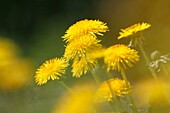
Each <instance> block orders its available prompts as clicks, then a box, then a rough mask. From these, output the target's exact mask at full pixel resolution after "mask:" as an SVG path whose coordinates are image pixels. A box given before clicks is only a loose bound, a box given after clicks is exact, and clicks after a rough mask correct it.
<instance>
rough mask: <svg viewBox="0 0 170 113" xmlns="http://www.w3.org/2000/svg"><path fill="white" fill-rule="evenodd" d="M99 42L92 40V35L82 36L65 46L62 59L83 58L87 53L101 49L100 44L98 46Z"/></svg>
mask: <svg viewBox="0 0 170 113" xmlns="http://www.w3.org/2000/svg"><path fill="white" fill-rule="evenodd" d="M99 42H100V40H97V39H96V38H94V36H93V35H83V36H81V37H79V39H77V40H74V41H72V42H71V43H69V44H68V45H67V46H66V49H65V53H64V57H65V58H66V59H67V60H70V59H73V58H74V57H77V56H78V57H85V56H86V55H87V54H88V53H90V52H92V51H95V50H96V49H99V48H101V46H102V45H101V44H98V43H99Z"/></svg>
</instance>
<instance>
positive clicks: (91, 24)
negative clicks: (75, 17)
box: [62, 19, 108, 42]
mask: <svg viewBox="0 0 170 113" xmlns="http://www.w3.org/2000/svg"><path fill="white" fill-rule="evenodd" d="M106 31H108V27H107V26H106V23H103V22H102V21H99V20H87V19H85V20H81V21H79V22H77V23H75V24H73V25H72V26H71V27H70V28H69V29H68V30H67V31H66V34H65V35H64V36H63V37H62V38H64V40H66V41H67V42H70V41H71V40H73V39H77V38H79V37H80V36H82V35H87V34H91V35H95V34H97V35H103V34H102V33H104V32H106Z"/></svg>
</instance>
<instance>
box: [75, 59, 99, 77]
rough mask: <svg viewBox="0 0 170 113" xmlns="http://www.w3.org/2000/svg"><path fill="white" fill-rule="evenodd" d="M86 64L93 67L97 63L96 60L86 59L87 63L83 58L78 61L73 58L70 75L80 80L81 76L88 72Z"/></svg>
mask: <svg viewBox="0 0 170 113" xmlns="http://www.w3.org/2000/svg"><path fill="white" fill-rule="evenodd" d="M88 63H89V64H90V65H92V66H95V64H96V63H97V61H96V60H92V59H88V61H87V60H86V59H85V58H81V59H80V60H79V59H78V58H75V59H74V60H73V65H72V73H73V75H72V76H73V77H77V78H80V77H81V75H82V74H86V73H87V71H88V70H89V66H88Z"/></svg>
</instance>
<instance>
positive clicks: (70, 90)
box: [59, 81, 75, 94]
mask: <svg viewBox="0 0 170 113" xmlns="http://www.w3.org/2000/svg"><path fill="white" fill-rule="evenodd" d="M59 83H60V84H61V85H62V86H63V87H64V88H65V89H66V90H67V91H68V92H70V93H71V94H75V93H74V91H73V90H72V89H71V88H69V87H68V86H67V85H66V84H65V83H64V82H63V81H59Z"/></svg>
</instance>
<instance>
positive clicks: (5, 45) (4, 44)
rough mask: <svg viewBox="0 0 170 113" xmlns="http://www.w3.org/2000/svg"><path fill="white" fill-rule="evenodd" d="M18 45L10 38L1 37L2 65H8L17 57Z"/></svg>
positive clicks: (0, 59) (0, 53)
mask: <svg viewBox="0 0 170 113" xmlns="http://www.w3.org/2000/svg"><path fill="white" fill-rule="evenodd" d="M17 55H18V47H17V45H16V44H15V43H14V42H13V41H12V40H10V39H7V38H0V67H3V66H7V65H9V64H11V62H13V61H14V60H16V59H17Z"/></svg>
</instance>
